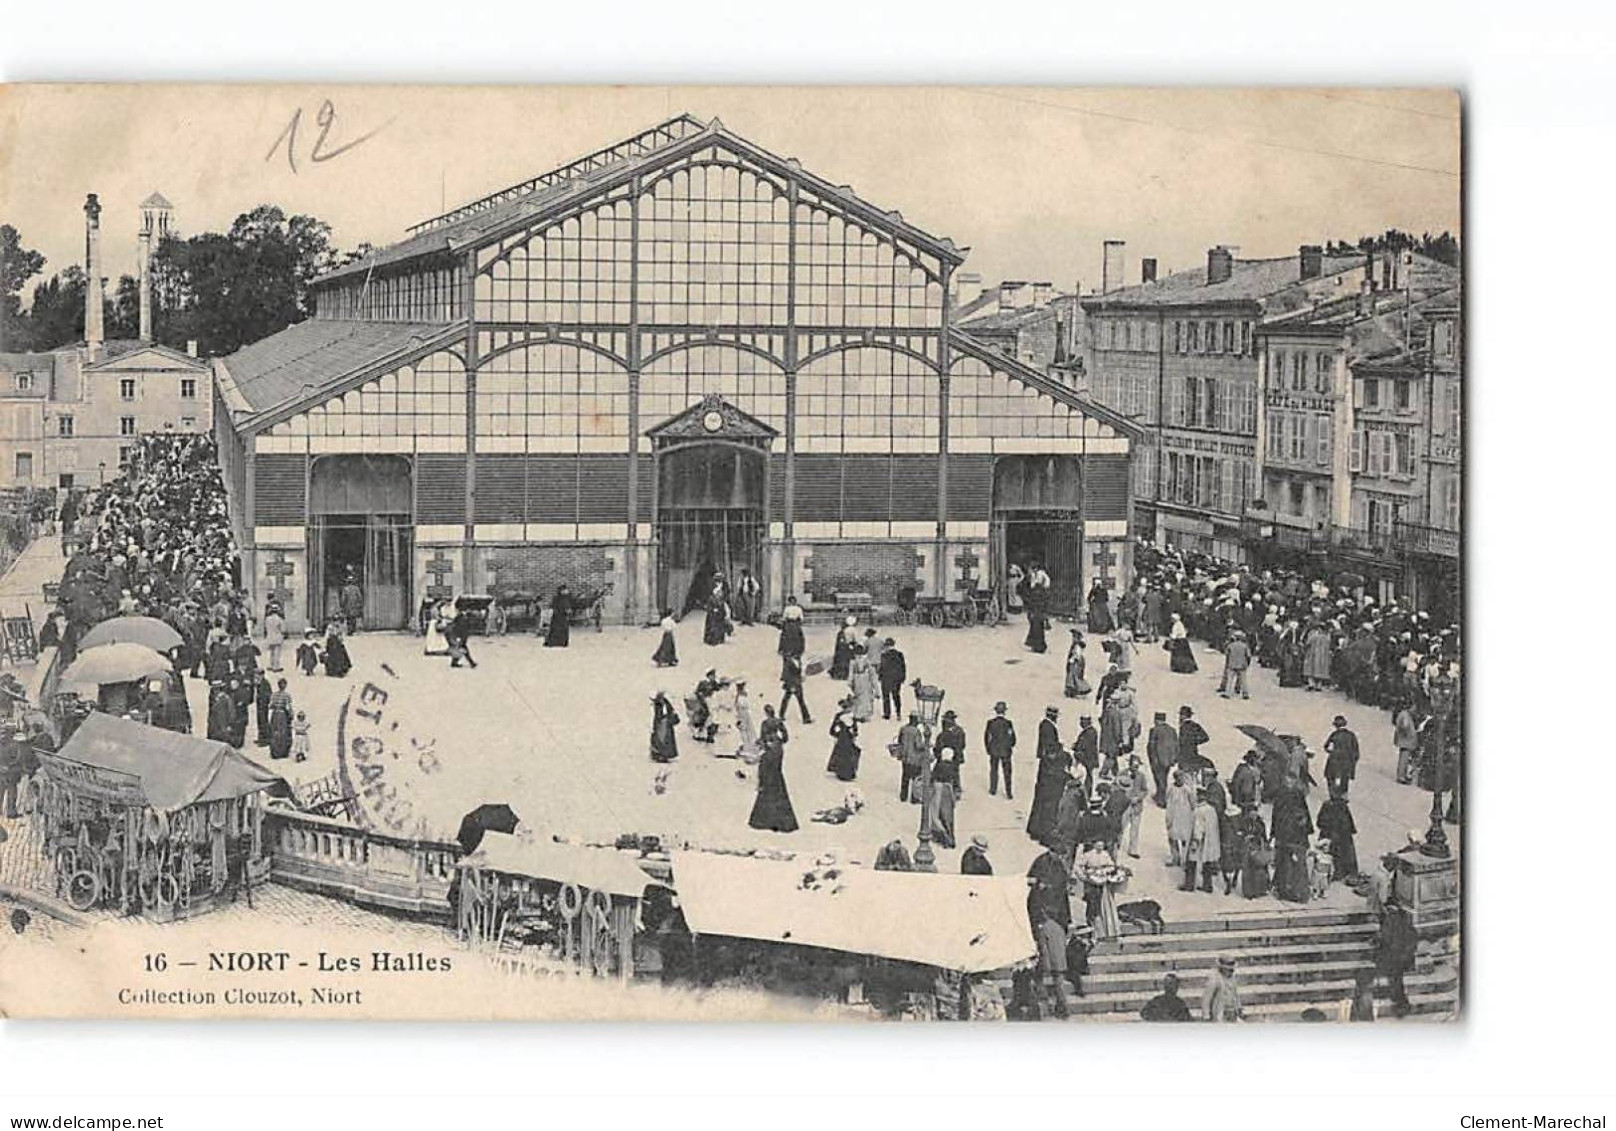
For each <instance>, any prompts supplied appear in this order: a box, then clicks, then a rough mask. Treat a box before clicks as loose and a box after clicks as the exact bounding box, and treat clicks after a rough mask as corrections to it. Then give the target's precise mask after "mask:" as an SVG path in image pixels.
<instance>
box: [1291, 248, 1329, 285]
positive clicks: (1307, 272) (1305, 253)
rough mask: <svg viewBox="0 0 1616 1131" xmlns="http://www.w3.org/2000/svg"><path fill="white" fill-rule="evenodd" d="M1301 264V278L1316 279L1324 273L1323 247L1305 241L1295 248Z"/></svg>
mask: <svg viewBox="0 0 1616 1131" xmlns="http://www.w3.org/2000/svg"><path fill="white" fill-rule="evenodd" d="M1297 258H1298V259H1299V260H1300V261H1301V264H1302V278H1304V279H1317V278H1318V277H1319V276H1320V275H1322V274H1324V249H1323V248H1322V247H1320V246H1319V245H1318V244H1316V243H1305V244H1303V245H1302V246H1301V247H1299V248H1298V249H1297Z"/></svg>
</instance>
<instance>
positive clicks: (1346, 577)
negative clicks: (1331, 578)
mask: <svg viewBox="0 0 1616 1131" xmlns="http://www.w3.org/2000/svg"><path fill="white" fill-rule="evenodd" d="M1335 584H1336V588H1338V589H1362V588H1363V587H1364V586H1365V585H1366V584H1368V583H1367V582H1366V581H1365V580H1364V576H1363V574H1361V573H1338V574H1336V577H1335Z"/></svg>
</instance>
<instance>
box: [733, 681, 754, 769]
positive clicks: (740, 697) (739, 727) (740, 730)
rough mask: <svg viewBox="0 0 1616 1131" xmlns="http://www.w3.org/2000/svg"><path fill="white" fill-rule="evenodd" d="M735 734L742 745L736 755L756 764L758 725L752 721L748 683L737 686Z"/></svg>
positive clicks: (737, 683) (737, 682)
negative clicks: (747, 689)
mask: <svg viewBox="0 0 1616 1131" xmlns="http://www.w3.org/2000/svg"><path fill="white" fill-rule="evenodd" d="M735 733H736V734H737V735H739V736H740V739H741V745H740V748H739V749H738V750H737V751H736V754H737V755H738V756H739V757H740V758H741V760H742V761H746V762H756V761H757V759H758V735H757V724H756V723H754V722H753V721H752V697H751V696H750V695H748V694H747V693H746V681H745V680H744V679H743V680H738V681H736V684H735Z"/></svg>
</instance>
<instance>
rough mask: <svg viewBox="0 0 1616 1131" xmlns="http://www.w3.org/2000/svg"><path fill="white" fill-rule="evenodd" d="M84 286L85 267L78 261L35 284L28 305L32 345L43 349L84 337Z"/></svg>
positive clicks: (36, 348)
mask: <svg viewBox="0 0 1616 1131" xmlns="http://www.w3.org/2000/svg"><path fill="white" fill-rule="evenodd" d="M84 288H85V282H84V268H82V267H80V266H79V265H78V264H77V263H75V264H73V265H71V266H70V267H68V268H66V269H65V270H63V271H60V272H58V273H57V274H55V275H52V276H51V277H50V278H49V279H47V280H45V281H44V282H43V283H40V284H39V285H38V286H37V287H35V288H34V297H33V302H32V303H31V304H30V305H29V308H28V325H27V334H26V337H27V341H26V343H25V344H26V346H27V348H28V349H31V350H39V351H41V352H43V351H45V350H53V349H58V348H60V347H62V346H65V345H69V344H71V343H73V342H81V341H83V340H84Z"/></svg>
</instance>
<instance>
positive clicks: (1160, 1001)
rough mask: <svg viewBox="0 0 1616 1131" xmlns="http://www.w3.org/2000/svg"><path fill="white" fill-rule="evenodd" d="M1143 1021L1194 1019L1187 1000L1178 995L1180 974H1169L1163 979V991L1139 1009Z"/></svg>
mask: <svg viewBox="0 0 1616 1131" xmlns="http://www.w3.org/2000/svg"><path fill="white" fill-rule="evenodd" d="M1139 1019H1140V1020H1141V1021H1193V1020H1195V1017H1194V1015H1193V1014H1192V1013H1190V1007H1189V1004H1188V1003H1187V1002H1185V1000H1184V999H1183V998H1181V997H1179V996H1178V975H1177V974H1169V975H1167V977H1165V978H1163V979H1162V992H1161V993H1159V994H1157V995H1156V996H1155V997H1153V998H1151V999H1150V1000H1149V1001H1147V1002H1145V1006H1144V1008H1143V1009H1141V1010H1140V1011H1139Z"/></svg>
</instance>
